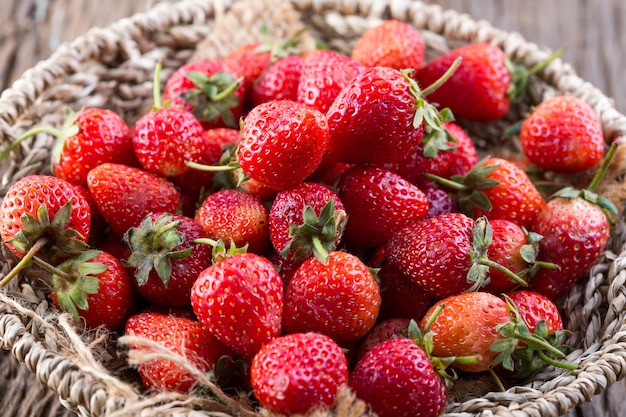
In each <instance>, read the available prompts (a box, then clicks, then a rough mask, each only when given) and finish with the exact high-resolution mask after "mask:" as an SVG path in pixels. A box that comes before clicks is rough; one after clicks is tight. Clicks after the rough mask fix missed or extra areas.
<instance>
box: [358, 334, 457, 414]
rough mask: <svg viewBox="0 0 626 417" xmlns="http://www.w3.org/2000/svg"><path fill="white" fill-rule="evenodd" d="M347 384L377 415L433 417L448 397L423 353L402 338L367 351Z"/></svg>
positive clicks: (444, 384)
mask: <svg viewBox="0 0 626 417" xmlns="http://www.w3.org/2000/svg"><path fill="white" fill-rule="evenodd" d="M349 385H350V387H351V388H352V389H353V390H354V391H355V393H356V395H357V397H358V398H360V399H362V400H363V401H365V402H367V403H368V404H369V405H370V406H371V407H372V409H373V411H374V412H375V413H376V415H378V416H380V417H392V416H393V417H396V416H406V417H409V416H420V417H436V416H438V415H440V414H441V412H442V411H443V408H444V406H445V404H446V399H447V396H448V389H447V386H446V383H445V380H444V379H443V378H442V377H441V376H440V375H439V374H438V372H437V370H435V368H434V367H433V365H432V364H431V361H430V358H429V357H428V355H427V354H426V352H424V350H423V349H422V348H421V347H420V346H418V345H417V344H416V343H415V342H414V341H413V340H411V339H408V338H406V337H397V338H391V339H389V340H387V341H385V342H383V343H381V344H379V345H378V346H376V347H374V348H373V349H372V350H371V351H369V353H367V354H366V355H365V356H364V357H363V358H362V359H361V360H360V361H359V362H358V363H357V365H356V367H355V368H354V370H353V371H352V373H351V375H350V380H349Z"/></svg>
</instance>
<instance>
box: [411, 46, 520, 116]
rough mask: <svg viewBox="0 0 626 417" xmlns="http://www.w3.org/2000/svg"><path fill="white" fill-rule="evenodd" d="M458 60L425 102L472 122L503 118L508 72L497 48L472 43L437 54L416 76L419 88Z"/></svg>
mask: <svg viewBox="0 0 626 417" xmlns="http://www.w3.org/2000/svg"><path fill="white" fill-rule="evenodd" d="M459 57H461V58H462V59H463V61H462V63H461V65H460V66H459V68H458V69H457V70H456V72H455V73H454V74H452V76H451V77H450V78H449V79H448V80H447V81H446V82H445V83H444V84H443V85H442V86H440V87H439V88H437V89H436V90H435V91H433V92H432V93H431V94H430V95H429V96H428V100H429V101H430V102H432V103H438V104H439V105H440V106H441V107H448V108H450V110H451V111H452V113H453V114H454V116H455V117H457V118H461V119H469V120H475V121H490V120H495V119H499V118H501V117H502V116H504V115H505V114H506V113H507V112H508V110H509V107H510V98H509V96H508V91H509V87H510V85H511V79H512V78H511V72H510V71H509V68H508V67H507V63H506V55H505V53H504V51H502V49H500V48H499V47H498V46H496V45H493V44H488V43H475V44H469V45H465V46H461V47H459V48H456V49H453V50H452V51H450V52H448V53H446V54H443V55H440V56H438V57H436V58H434V59H433V60H431V61H430V62H428V63H427V64H426V65H424V66H423V67H422V68H421V69H420V70H419V71H418V72H417V74H416V79H417V82H418V84H419V85H420V86H427V85H430V84H431V83H432V82H434V81H435V80H436V79H438V78H439V77H441V75H442V74H443V73H444V72H445V71H446V70H447V69H448V68H449V67H450V65H451V64H452V62H453V61H454V60H455V59H457V58H459Z"/></svg>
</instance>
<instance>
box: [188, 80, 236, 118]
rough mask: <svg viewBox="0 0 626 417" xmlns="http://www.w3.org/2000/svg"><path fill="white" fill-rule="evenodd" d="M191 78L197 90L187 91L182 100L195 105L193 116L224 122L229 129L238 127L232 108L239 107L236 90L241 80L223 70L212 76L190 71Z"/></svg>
mask: <svg viewBox="0 0 626 417" xmlns="http://www.w3.org/2000/svg"><path fill="white" fill-rule="evenodd" d="M187 78H189V79H190V80H191V81H192V82H193V83H194V84H195V85H196V88H194V89H192V90H189V91H186V92H185V93H183V94H182V96H181V97H182V98H183V99H184V100H185V101H187V102H189V103H191V105H193V114H194V116H196V118H197V119H198V120H201V121H208V122H215V121H217V120H220V119H221V120H222V121H223V122H224V124H226V126H228V127H232V128H235V127H237V120H235V116H234V115H233V112H232V110H231V109H232V108H234V107H237V106H238V105H239V99H238V98H237V95H236V94H235V90H237V88H239V86H240V85H241V80H240V79H239V78H237V77H236V76H235V75H233V74H231V73H229V72H227V71H224V70H221V71H218V72H216V73H215V74H213V75H211V76H207V75H206V74H205V73H203V72H199V71H189V72H188V73H187Z"/></svg>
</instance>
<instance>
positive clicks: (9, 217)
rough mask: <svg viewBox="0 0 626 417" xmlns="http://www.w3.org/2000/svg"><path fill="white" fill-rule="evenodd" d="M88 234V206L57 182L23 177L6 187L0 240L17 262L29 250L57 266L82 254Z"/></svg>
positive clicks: (0, 211)
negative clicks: (60, 262)
mask: <svg viewBox="0 0 626 417" xmlns="http://www.w3.org/2000/svg"><path fill="white" fill-rule="evenodd" d="M90 231H91V210H90V208H89V203H88V202H87V200H86V199H85V197H83V196H82V194H81V193H80V192H78V191H77V190H76V188H75V186H74V185H72V184H71V183H69V182H67V181H65V180H63V179H61V178H57V177H54V176H48V175H27V176H25V177H23V178H21V179H19V180H18V181H16V182H15V183H13V184H12V185H11V186H10V187H9V189H8V191H7V193H6V194H5V196H4V198H3V199H2V204H1V205H0V237H2V241H3V242H4V243H5V244H6V246H7V248H8V249H9V250H10V251H11V252H13V254H15V255H16V256H17V257H18V258H22V257H24V256H25V255H26V253H27V252H29V251H31V250H32V251H35V252H36V254H37V255H38V257H39V258H42V259H44V260H47V261H49V262H52V263H57V262H58V261H62V260H63V259H67V258H68V257H71V256H73V255H75V254H77V253H79V252H80V251H82V250H84V249H85V248H86V246H87V245H86V242H87V241H88V239H89V235H90ZM31 255H32V254H31ZM7 278H8V277H5V279H7Z"/></svg>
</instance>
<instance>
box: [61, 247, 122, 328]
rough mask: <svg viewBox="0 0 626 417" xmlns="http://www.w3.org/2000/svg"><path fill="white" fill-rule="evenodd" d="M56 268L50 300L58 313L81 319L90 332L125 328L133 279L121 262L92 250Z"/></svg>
mask: <svg viewBox="0 0 626 417" xmlns="http://www.w3.org/2000/svg"><path fill="white" fill-rule="evenodd" d="M57 268H58V271H60V272H58V274H56V275H53V276H52V282H53V291H52V293H51V298H52V301H53V303H54V304H55V306H56V307H57V308H58V309H60V310H62V311H67V312H70V313H71V314H72V315H73V316H74V317H80V319H81V320H83V321H84V322H85V326H86V327H87V328H92V329H93V328H96V327H98V326H105V327H106V328H108V329H110V330H119V329H120V328H123V326H124V323H125V322H126V319H127V318H128V317H129V316H130V315H131V313H132V311H133V308H134V298H133V286H132V284H131V280H130V277H129V276H128V274H127V273H126V270H125V269H124V266H123V265H122V262H121V261H120V260H119V259H118V258H116V257H115V256H113V255H111V254H109V253H107V252H102V251H96V250H89V251H85V252H83V253H82V254H81V255H79V256H78V257H76V258H72V259H70V260H67V261H65V262H63V263H62V264H60V265H59V266H58V267H57Z"/></svg>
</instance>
